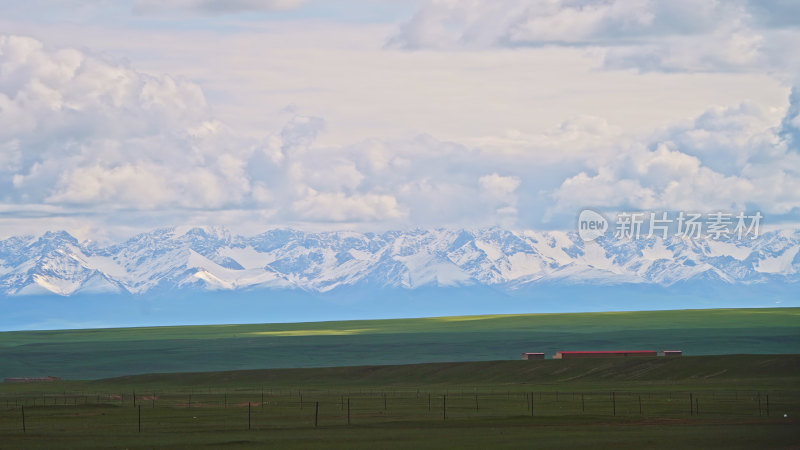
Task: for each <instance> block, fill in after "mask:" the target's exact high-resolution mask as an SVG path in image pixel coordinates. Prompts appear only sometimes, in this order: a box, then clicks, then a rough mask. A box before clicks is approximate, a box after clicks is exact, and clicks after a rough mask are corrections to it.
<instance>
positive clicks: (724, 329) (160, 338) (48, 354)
mask: <svg viewBox="0 0 800 450" xmlns="http://www.w3.org/2000/svg"><path fill="white" fill-rule="evenodd" d="M584 349H593V350H609V349H630V350H635V349H646V350H664V349H677V350H683V351H684V354H686V355H719V354H738V353H747V354H777V353H800V308H770V309H715V310H682V311H641V312H608V313H578V314H520V315H497V316H464V317H437V318H424V319H397V320H358V321H337V322H313V323H288V324H252V325H213V326H176V327H150V328H120V329H89V330H59V331H19V332H3V333H0V378H4V377H33V376H44V375H55V376H60V377H62V378H65V379H98V378H106V377H114V376H121V375H132V374H141V373H155V372H190V371H218V370H240V369H263V368H293V367H294V368H298V367H330V366H354V365H377V364H409V363H423V362H448V361H492V360H504V359H505V360H512V359H518V358H519V354H520V353H521V352H526V351H540V352H546V353H547V354H548V357H549V356H551V355H552V353H554V352H555V351H558V350H584Z"/></svg>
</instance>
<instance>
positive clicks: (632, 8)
mask: <svg viewBox="0 0 800 450" xmlns="http://www.w3.org/2000/svg"><path fill="white" fill-rule="evenodd" d="M792 14H794V15H795V16H796V14H797V8H796V7H795V6H793V5H789V4H786V3H784V2H780V1H778V2H761V1H755V0H753V1H747V0H738V1H717V0H588V1H571V0H537V1H533V2H530V1H522V0H518V1H509V2H491V1H476V0H452V1H438V0H432V1H428V2H427V3H426V4H425V5H424V6H422V7H421V8H420V9H419V10H418V11H417V12H416V13H415V14H414V15H413V16H412V17H411V18H410V19H409V20H408V21H407V22H405V23H403V24H402V25H400V27H399V29H398V30H397V31H396V33H395V34H394V35H393V36H392V37H391V38H390V40H389V41H388V44H389V45H390V46H396V47H400V48H405V49H425V48H432V49H454V48H462V49H463V48H473V49H474V48H491V47H512V48H513V47H520V46H550V45H556V46H592V47H599V48H602V49H604V50H605V52H606V53H605V61H604V66H605V67H606V68H611V69H626V68H635V69H638V70H641V71H667V72H673V71H689V72H705V71H755V72H763V71H764V70H765V68H767V67H769V68H770V69H771V70H773V71H783V72H784V73H787V72H788V73H790V72H792V70H793V69H797V63H796V62H792V61H793V60H794V59H796V58H792V55H793V52H794V45H793V44H791V42H792V40H793V41H795V42H796V40H797V39H798V38H800V23H798V22H797V21H796V20H794V21H793V20H791V19H788V17H791V15H792Z"/></svg>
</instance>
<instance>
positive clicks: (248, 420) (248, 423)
mask: <svg viewBox="0 0 800 450" xmlns="http://www.w3.org/2000/svg"><path fill="white" fill-rule="evenodd" d="M250 409H251V408H250V402H247V429H248V430H249V429H251V428H250V416H251V411H250Z"/></svg>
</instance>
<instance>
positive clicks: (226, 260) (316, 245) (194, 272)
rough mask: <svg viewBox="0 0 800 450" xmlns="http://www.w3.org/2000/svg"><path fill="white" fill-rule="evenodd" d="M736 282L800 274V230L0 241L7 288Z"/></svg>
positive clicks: (192, 233) (55, 235) (219, 231)
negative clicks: (589, 238)
mask: <svg viewBox="0 0 800 450" xmlns="http://www.w3.org/2000/svg"><path fill="white" fill-rule="evenodd" d="M702 280H709V281H715V282H722V283H730V284H737V283H742V284H754V283H764V282H770V281H778V282H781V283H796V282H798V281H800V231H798V230H793V231H776V232H769V233H765V234H763V235H761V236H759V237H757V238H756V239H743V240H735V239H733V240H725V241H718V240H712V239H700V240H688V239H684V238H680V237H670V238H668V239H665V240H662V239H661V238H657V237H654V238H649V239H636V240H615V239H613V238H601V239H598V240H597V241H593V242H584V241H582V240H581V239H580V238H579V237H578V236H577V234H576V233H573V232H559V231H510V230H505V229H499V228H488V229H478V230H450V229H432V230H414V231H392V232H385V233H380V234H375V233H356V232H325V233H312V232H304V231H298V230H293V229H275V230H270V231H267V232H265V233H262V234H259V235H256V236H252V237H244V236H238V235H234V234H232V233H230V232H229V231H228V230H226V229H223V228H217V227H201V228H192V229H187V230H181V229H175V228H170V229H158V230H154V231H152V232H148V233H143V234H140V235H137V236H135V237H133V238H131V239H129V240H128V241H126V242H123V243H120V244H115V245H109V246H99V245H96V244H95V243H93V242H91V241H86V242H80V241H79V240H77V239H76V238H74V237H73V236H71V235H70V234H68V233H66V232H64V231H59V232H48V233H45V234H44V235H41V236H38V237H33V236H22V237H12V238H9V239H5V240H1V241H0V295H4V296H20V295H42V294H57V295H62V296H69V295H73V294H82V293H113V292H117V293H129V294H145V293H148V292H154V291H161V290H175V289H201V290H254V289H289V290H292V289H294V290H303V291H310V292H328V291H332V290H336V289H338V288H342V287H347V286H350V287H352V286H362V285H368V286H370V287H376V288H382V287H387V288H405V289H415V288H419V287H423V286H427V287H444V286H447V287H453V286H473V285H477V286H494V287H497V288H500V289H508V290H514V289H519V288H520V287H523V286H533V285H535V284H536V283H542V282H559V283H567V284H579V283H597V284H622V283H645V284H647V283H649V284H658V285H662V286H669V285H672V284H674V283H678V282H682V281H702Z"/></svg>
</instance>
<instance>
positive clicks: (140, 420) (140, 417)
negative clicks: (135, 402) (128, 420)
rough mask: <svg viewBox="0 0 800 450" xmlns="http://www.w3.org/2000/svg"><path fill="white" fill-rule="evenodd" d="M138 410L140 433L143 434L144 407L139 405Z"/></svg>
mask: <svg viewBox="0 0 800 450" xmlns="http://www.w3.org/2000/svg"><path fill="white" fill-rule="evenodd" d="M137 409H138V410H139V433H141V432H142V405H139V406H138V407H137Z"/></svg>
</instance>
